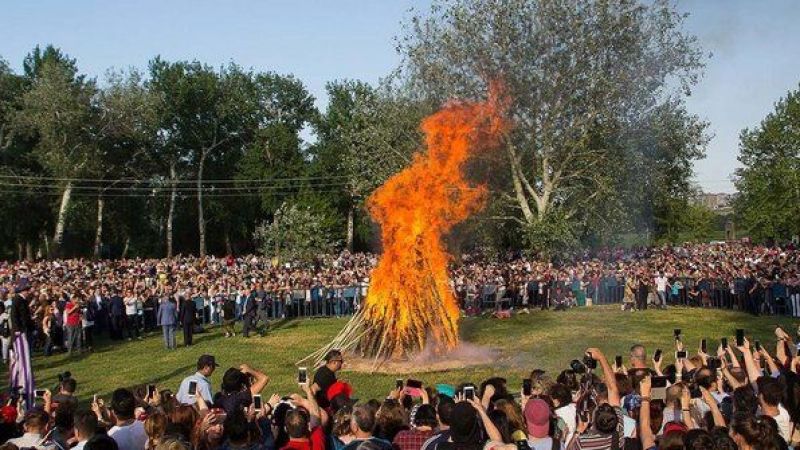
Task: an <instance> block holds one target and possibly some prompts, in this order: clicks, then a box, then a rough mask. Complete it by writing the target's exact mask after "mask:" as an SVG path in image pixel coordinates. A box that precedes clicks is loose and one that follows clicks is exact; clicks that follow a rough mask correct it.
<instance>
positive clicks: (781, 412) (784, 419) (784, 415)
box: [773, 405, 792, 442]
mask: <svg viewBox="0 0 800 450" xmlns="http://www.w3.org/2000/svg"><path fill="white" fill-rule="evenodd" d="M773 419H775V422H777V423H778V431H780V432H781V437H783V440H785V441H786V442H792V418H791V417H789V411H786V408H784V407H783V405H778V415H777V416H774V417H773Z"/></svg>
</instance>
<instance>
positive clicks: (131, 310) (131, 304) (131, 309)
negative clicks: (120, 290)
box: [125, 297, 136, 316]
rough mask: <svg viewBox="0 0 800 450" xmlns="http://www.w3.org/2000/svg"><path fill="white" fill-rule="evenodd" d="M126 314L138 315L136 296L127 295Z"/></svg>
mask: <svg viewBox="0 0 800 450" xmlns="http://www.w3.org/2000/svg"><path fill="white" fill-rule="evenodd" d="M125 314H127V315H129V316H135V315H136V297H125Z"/></svg>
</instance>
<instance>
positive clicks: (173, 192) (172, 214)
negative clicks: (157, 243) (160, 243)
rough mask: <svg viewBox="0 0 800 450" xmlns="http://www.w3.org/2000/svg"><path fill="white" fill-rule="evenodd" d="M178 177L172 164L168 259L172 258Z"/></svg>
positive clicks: (170, 168)
mask: <svg viewBox="0 0 800 450" xmlns="http://www.w3.org/2000/svg"><path fill="white" fill-rule="evenodd" d="M177 177H178V176H177V174H176V171H175V163H172V164H170V166H169V179H170V181H171V184H172V186H171V187H170V189H171V192H170V195H169V213H167V258H172V221H173V220H174V219H173V218H174V217H175V201H176V200H177V197H178V190H177V186H176V183H175V182H176V178H177Z"/></svg>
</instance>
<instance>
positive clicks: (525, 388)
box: [522, 378, 532, 397]
mask: <svg viewBox="0 0 800 450" xmlns="http://www.w3.org/2000/svg"><path fill="white" fill-rule="evenodd" d="M531 392H532V388H531V379H530V378H525V379H524V380H522V395H524V396H526V397H527V396H529V395H531Z"/></svg>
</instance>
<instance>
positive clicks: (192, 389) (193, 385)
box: [189, 381, 197, 395]
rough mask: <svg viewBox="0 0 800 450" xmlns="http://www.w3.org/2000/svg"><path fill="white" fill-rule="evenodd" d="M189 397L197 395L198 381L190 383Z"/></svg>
mask: <svg viewBox="0 0 800 450" xmlns="http://www.w3.org/2000/svg"><path fill="white" fill-rule="evenodd" d="M189 395H197V381H190V382H189Z"/></svg>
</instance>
